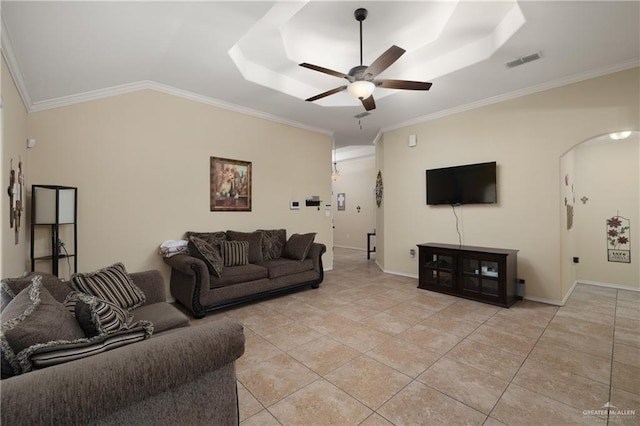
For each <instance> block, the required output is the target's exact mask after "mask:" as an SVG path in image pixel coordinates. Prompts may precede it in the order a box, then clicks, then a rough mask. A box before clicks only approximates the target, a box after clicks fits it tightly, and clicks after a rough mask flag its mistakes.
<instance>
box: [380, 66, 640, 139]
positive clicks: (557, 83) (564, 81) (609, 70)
mask: <svg viewBox="0 0 640 426" xmlns="http://www.w3.org/2000/svg"><path fill="white" fill-rule="evenodd" d="M637 66H640V61H637V60H631V61H627V62H622V63H619V64H616V65H610V66H606V67H602V68H599V69H596V70H591V71H587V72H584V73H579V74H574V75H572V76H569V77H565V78H561V79H558V80H554V81H550V82H547V83H543V84H538V85H537V86H531V87H527V88H526V89H522V90H516V91H513V92H509V93H505V94H502V95H498V96H494V97H492V98H487V99H482V100H480V101H477V102H471V103H468V104H466V105H460V106H458V107H455V108H449V109H445V110H442V111H438V112H435V113H433V114H428V115H424V116H422V117H418V118H414V119H412V120H408V121H403V122H401V123H398V124H394V125H392V126H388V127H384V128H382V129H380V132H381V133H385V132H390V131H392V130H397V129H401V128H403V127H407V126H412V125H415V124H420V123H425V122H427V121H432V120H436V119H438V118H443V117H447V116H449V115H454V114H458V113H461V112H465V111H470V110H472V109H476V108H481V107H484V106H488V105H493V104H497V103H499V102H503V101H508V100H511V99H516V98H520V97H522V96H527V95H531V94H534V93H538V92H543V91H545V90H549V89H555V88H558V87H562V86H566V85H569V84H573V83H579V82H581V81H584V80H589V79H591V78H596V77H602V76H604V75H607V74H613V73H615V72H618V71H624V70H627V69H630V68H634V67H637ZM377 140H378V137H376V140H374V141H373V143H376V141H377Z"/></svg>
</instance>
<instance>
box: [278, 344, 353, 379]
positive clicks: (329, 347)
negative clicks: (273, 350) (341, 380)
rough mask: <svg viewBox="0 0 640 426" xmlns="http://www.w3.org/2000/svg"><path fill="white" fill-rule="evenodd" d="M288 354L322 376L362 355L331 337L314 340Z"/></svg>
mask: <svg viewBox="0 0 640 426" xmlns="http://www.w3.org/2000/svg"><path fill="white" fill-rule="evenodd" d="M288 353H289V355H291V356H292V357H294V358H295V359H297V360H298V361H300V362H301V363H303V364H304V365H306V366H307V367H309V368H310V369H312V370H313V371H315V372H316V373H318V374H319V375H321V376H324V375H325V374H328V373H329V372H331V371H333V370H335V369H336V368H338V367H340V366H342V365H344V364H346V363H347V362H349V361H351V360H352V359H354V358H357V357H359V356H360V355H362V354H361V353H360V352H358V351H356V350H355V349H351V348H350V347H348V346H346V345H343V344H342V343H339V342H336V341H335V340H333V339H331V338H330V337H321V338H319V339H316V340H312V341H310V342H308V343H305V344H304V345H301V346H298V347H297V348H295V349H292V350H291V351H289V352H288Z"/></svg>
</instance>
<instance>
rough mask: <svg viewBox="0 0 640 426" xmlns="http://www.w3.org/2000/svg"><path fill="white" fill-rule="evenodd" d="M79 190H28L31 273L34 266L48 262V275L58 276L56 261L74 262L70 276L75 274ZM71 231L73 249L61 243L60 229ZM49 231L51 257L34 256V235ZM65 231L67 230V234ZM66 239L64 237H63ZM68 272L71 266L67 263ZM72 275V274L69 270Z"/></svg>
mask: <svg viewBox="0 0 640 426" xmlns="http://www.w3.org/2000/svg"><path fill="white" fill-rule="evenodd" d="M77 213H78V188H74V187H70V186H60V185H32V186H31V270H32V271H35V267H36V262H40V261H46V262H51V273H52V274H53V275H55V276H58V271H59V261H60V260H62V259H67V260H71V259H73V272H77V271H78V257H77V251H78V222H77V218H78V215H77ZM67 227H68V228H71V232H72V234H73V235H72V237H71V239H72V241H73V245H72V246H71V247H69V244H68V243H69V241H68V240H67V241H65V242H64V250H61V249H62V248H63V246H62V245H61V243H62V240H61V239H60V235H61V231H62V230H63V228H67ZM45 229H46V230H50V234H51V247H50V249H51V253H47V254H45V255H39V254H38V255H36V248H35V242H36V233H37V234H38V235H41V234H40V233H41V232H44V230H45ZM67 231H68V230H67ZM65 235H66V234H65ZM69 269H71V262H69ZM69 274H71V270H69Z"/></svg>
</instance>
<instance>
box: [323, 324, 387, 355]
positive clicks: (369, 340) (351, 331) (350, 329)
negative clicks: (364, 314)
mask: <svg viewBox="0 0 640 426" xmlns="http://www.w3.org/2000/svg"><path fill="white" fill-rule="evenodd" d="M329 337H331V338H333V339H335V340H337V341H338V342H340V343H344V344H345V345H347V346H349V347H351V348H353V349H355V350H357V351H359V352H366V351H368V350H370V349H373V348H374V347H376V346H378V345H379V344H381V343H382V342H384V341H385V340H387V339H390V338H391V336H390V335H389V334H386V333H383V332H381V331H378V330H373V329H371V328H369V327H366V326H364V325H362V324H353V325H346V326H344V327H342V328H340V329H339V330H336V331H334V332H333V333H330V334H329Z"/></svg>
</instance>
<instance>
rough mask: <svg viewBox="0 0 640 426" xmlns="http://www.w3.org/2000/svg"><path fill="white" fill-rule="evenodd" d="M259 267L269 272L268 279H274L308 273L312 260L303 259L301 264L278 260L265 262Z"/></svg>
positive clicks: (311, 266) (289, 260) (283, 259)
mask: <svg viewBox="0 0 640 426" xmlns="http://www.w3.org/2000/svg"><path fill="white" fill-rule="evenodd" d="M259 265H260V266H264V267H265V268H267V269H268V270H269V278H271V279H274V278H278V277H283V276H285V275H291V274H297V273H299V272H305V271H310V270H312V269H313V260H311V259H305V260H303V261H302V262H299V261H297V260H292V259H285V258H280V259H274V260H267V261H266V262H262V263H260V264H259Z"/></svg>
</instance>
